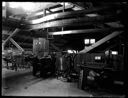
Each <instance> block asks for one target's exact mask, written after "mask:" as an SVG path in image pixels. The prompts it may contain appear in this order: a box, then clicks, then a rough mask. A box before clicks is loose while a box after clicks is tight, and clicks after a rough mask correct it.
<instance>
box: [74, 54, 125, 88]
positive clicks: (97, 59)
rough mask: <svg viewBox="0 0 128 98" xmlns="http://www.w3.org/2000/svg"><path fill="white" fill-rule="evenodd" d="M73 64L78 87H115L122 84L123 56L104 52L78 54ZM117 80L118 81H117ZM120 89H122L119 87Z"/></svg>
mask: <svg viewBox="0 0 128 98" xmlns="http://www.w3.org/2000/svg"><path fill="white" fill-rule="evenodd" d="M75 66H76V69H77V70H78V69H79V70H78V71H79V81H78V87H79V88H80V89H85V88H86V87H90V88H105V89H106V88H112V89H113V88H116V86H113V85H121V86H123V70H124V69H123V66H124V64H123V56H122V55H118V54H117V55H113V54H111V53H110V54H108V55H106V54H105V53H85V54H78V55H77V56H76V58H75ZM117 81H118V83H117ZM120 90H122V89H121V88H120Z"/></svg>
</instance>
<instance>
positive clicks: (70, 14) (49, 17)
mask: <svg viewBox="0 0 128 98" xmlns="http://www.w3.org/2000/svg"><path fill="white" fill-rule="evenodd" d="M108 8H109V7H99V8H91V9H88V10H81V11H72V12H62V13H56V14H51V15H47V16H45V17H41V18H39V19H34V20H24V21H23V23H24V24H36V23H41V22H46V21H51V20H56V19H63V18H68V17H74V16H77V15H80V14H88V13H92V12H99V11H101V10H105V9H108ZM62 9H63V7H62ZM35 21H36V22H35Z"/></svg>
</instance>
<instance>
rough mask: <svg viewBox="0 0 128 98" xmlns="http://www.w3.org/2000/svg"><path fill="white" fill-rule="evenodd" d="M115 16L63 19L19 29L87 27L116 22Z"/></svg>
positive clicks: (24, 26)
mask: <svg viewBox="0 0 128 98" xmlns="http://www.w3.org/2000/svg"><path fill="white" fill-rule="evenodd" d="M116 17H117V16H115V15H114V16H113V15H106V16H98V17H84V18H71V19H63V20H57V21H52V22H47V23H40V24H35V25H23V26H21V29H24V30H33V29H42V28H50V27H64V26H79V25H81V24H82V25H83V23H84V25H85V24H86V25H89V24H94V23H99V22H102V23H103V22H110V21H115V20H117V18H116Z"/></svg>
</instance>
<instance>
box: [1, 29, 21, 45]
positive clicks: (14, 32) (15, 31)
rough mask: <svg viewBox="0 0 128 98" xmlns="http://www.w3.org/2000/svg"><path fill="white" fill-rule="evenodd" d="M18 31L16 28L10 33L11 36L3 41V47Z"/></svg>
mask: <svg viewBox="0 0 128 98" xmlns="http://www.w3.org/2000/svg"><path fill="white" fill-rule="evenodd" d="M19 31H20V29H18V28H16V29H15V30H14V31H13V32H12V33H11V35H10V36H9V37H8V38H7V39H6V40H5V41H4V43H3V44H4V45H5V44H6V43H7V41H9V39H10V38H11V37H13V36H14V35H15V34H16V33H17V32H19Z"/></svg>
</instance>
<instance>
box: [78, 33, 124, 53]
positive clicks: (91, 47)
mask: <svg viewBox="0 0 128 98" xmlns="http://www.w3.org/2000/svg"><path fill="white" fill-rule="evenodd" d="M121 33H122V31H115V32H113V33H111V34H109V35H107V36H106V37H104V38H102V39H101V40H99V41H97V42H96V43H94V44H92V45H91V46H89V47H85V49H83V50H81V51H80V52H79V53H78V54H81V53H87V52H89V51H91V50H92V49H94V48H96V47H98V46H100V45H101V44H103V43H105V42H106V41H108V40H110V39H112V38H114V37H116V36H117V35H119V34H121Z"/></svg>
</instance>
